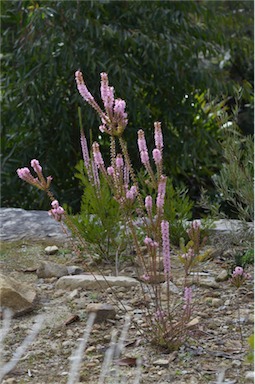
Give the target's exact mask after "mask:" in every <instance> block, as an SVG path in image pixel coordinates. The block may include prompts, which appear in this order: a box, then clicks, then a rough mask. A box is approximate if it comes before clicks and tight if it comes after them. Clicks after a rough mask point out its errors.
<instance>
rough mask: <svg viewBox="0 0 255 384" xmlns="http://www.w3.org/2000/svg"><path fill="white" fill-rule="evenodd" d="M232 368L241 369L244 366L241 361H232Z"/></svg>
mask: <svg viewBox="0 0 255 384" xmlns="http://www.w3.org/2000/svg"><path fill="white" fill-rule="evenodd" d="M231 365H232V367H235V368H239V367H241V365H242V362H241V361H240V360H233V361H232V364H231Z"/></svg>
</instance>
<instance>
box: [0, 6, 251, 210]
mask: <svg viewBox="0 0 255 384" xmlns="http://www.w3.org/2000/svg"><path fill="white" fill-rule="evenodd" d="M1 15H2V16H1V17H2V54H1V59H2V85H3V87H2V144H1V145H2V170H1V172H2V173H1V175H2V193H1V198H2V202H1V203H2V206H6V207H8V206H11V207H15V206H19V207H23V208H27V209H28V208H29V209H31V208H37V209H38V208H41V209H48V202H47V201H45V200H44V198H43V197H41V195H40V197H39V198H38V195H37V192H35V191H32V190H31V189H30V188H29V186H27V187H26V188H24V187H23V188H20V181H19V180H18V178H17V176H16V169H17V168H18V167H20V166H26V165H28V161H29V160H30V159H31V158H38V159H39V160H40V162H41V164H42V166H43V168H44V169H45V171H46V172H47V174H51V175H52V176H53V177H54V179H55V182H54V188H55V190H54V191H53V192H54V194H55V195H56V196H57V197H58V199H59V200H60V201H61V202H62V203H64V202H66V203H68V204H69V205H70V206H71V207H72V208H73V210H74V211H77V210H79V207H80V201H81V195H82V189H81V188H80V187H79V185H78V181H77V180H76V179H75V178H74V175H73V174H74V167H75V165H76V164H77V163H78V161H79V160H80V159H81V153H80V147H79V127H78V114H77V109H78V106H79V105H81V104H82V100H81V98H80V97H79V95H78V92H77V91H76V87H75V82H74V71H75V70H77V69H81V70H82V72H83V73H84V75H85V78H86V82H87V84H88V86H89V88H90V89H91V92H92V93H93V94H95V95H96V96H98V95H99V89H98V79H99V73H100V72H102V71H106V72H108V74H109V79H110V81H111V82H112V85H114V87H115V90H116V94H118V95H119V97H121V98H123V99H125V100H126V101H127V108H128V115H129V127H128V129H127V131H126V135H128V138H127V137H126V138H127V139H128V146H129V152H130V154H131V157H132V161H133V163H134V164H135V165H137V166H139V164H140V163H139V160H138V155H137V147H136V132H137V130H138V129H139V128H143V129H144V130H145V131H147V132H148V134H147V137H151V138H152V137H153V135H152V129H153V122H154V121H156V120H159V121H162V126H163V132H164V142H165V154H166V156H165V160H164V163H165V164H166V169H165V173H166V174H167V175H170V176H171V177H172V180H173V184H174V186H182V185H183V184H184V185H185V187H187V188H188V189H189V194H190V196H191V197H192V198H193V199H196V198H197V196H198V194H199V187H201V186H204V187H206V188H207V189H208V190H211V192H213V191H212V189H213V188H214V185H213V183H212V181H211V176H212V175H213V174H215V173H217V172H218V171H219V169H220V168H221V162H222V158H221V153H222V150H221V147H220V141H221V140H222V139H223V136H224V133H223V131H222V130H221V129H220V126H221V122H219V121H218V118H219V117H220V115H221V111H222V110H223V109H224V103H219V102H220V101H221V100H225V101H226V106H225V107H226V108H231V107H232V106H233V104H235V100H234V97H233V89H234V87H235V86H236V85H238V86H239V87H242V89H243V90H244V91H243V93H242V98H241V100H240V110H239V114H238V123H239V125H240V126H241V128H242V130H243V132H244V133H249V132H251V131H252V129H253V128H252V127H253V102H252V83H253V3H252V2H247V1H235V2H229V1H221V2H208V1H189V2H180V1H171V2H169V1H161V2H157V1H154V2H143V1H118V2H117V1H90V2H88V1H76V2H74V1H54V2H53V1H2V2H1ZM83 111H84V112H83V113H84V116H85V117H84V119H83V120H84V121H85V122H86V126H85V131H86V132H85V133H86V136H87V137H88V135H89V132H90V130H91V129H92V128H93V130H91V132H92V134H91V136H92V137H91V140H97V141H99V142H100V146H101V148H102V152H103V155H104V154H105V153H106V152H107V149H108V148H107V146H108V141H107V140H106V141H104V140H105V139H104V137H98V136H99V131H98V129H97V127H98V123H99V122H98V121H97V120H95V119H96V118H95V114H94V113H93V111H91V110H90V109H89V108H88V107H87V106H84V107H83ZM147 132H146V133H147ZM148 144H149V145H150V143H148Z"/></svg>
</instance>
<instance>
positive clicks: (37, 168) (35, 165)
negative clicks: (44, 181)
mask: <svg viewBox="0 0 255 384" xmlns="http://www.w3.org/2000/svg"><path fill="white" fill-rule="evenodd" d="M31 167H32V168H33V170H34V171H35V173H37V174H40V175H41V173H42V167H41V166H40V163H39V161H38V160H36V159H33V160H31Z"/></svg>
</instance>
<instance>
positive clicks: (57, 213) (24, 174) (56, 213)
mask: <svg viewBox="0 0 255 384" xmlns="http://www.w3.org/2000/svg"><path fill="white" fill-rule="evenodd" d="M31 167H32V168H33V170H34V171H35V173H36V174H37V176H38V177H36V178H35V177H33V176H32V174H31V173H30V170H29V169H28V168H27V167H24V168H19V169H17V174H18V176H19V177H20V178H21V179H22V180H24V181H26V182H27V183H29V184H31V185H33V186H35V187H37V188H39V189H41V190H43V191H45V192H47V194H48V195H49V197H50V198H51V199H53V197H52V194H51V192H50V191H49V187H50V183H51V181H52V177H51V176H48V177H46V179H45V177H44V176H43V173H42V167H41V165H40V163H39V161H38V160H36V159H33V160H31ZM51 206H52V209H51V210H50V211H49V212H48V213H49V215H50V216H52V217H53V218H54V219H55V220H56V221H61V220H62V218H63V215H64V213H65V211H64V209H63V208H62V207H61V206H60V205H59V202H58V201H57V200H53V201H52V203H51Z"/></svg>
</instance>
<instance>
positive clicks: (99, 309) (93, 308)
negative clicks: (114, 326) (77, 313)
mask: <svg viewBox="0 0 255 384" xmlns="http://www.w3.org/2000/svg"><path fill="white" fill-rule="evenodd" d="M86 312H88V313H95V314H96V318H95V322H96V323H101V322H103V321H105V320H107V319H115V316H116V310H115V308H114V307H113V306H112V305H111V304H100V303H99V304H98V303H91V304H89V305H87V307H86Z"/></svg>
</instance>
